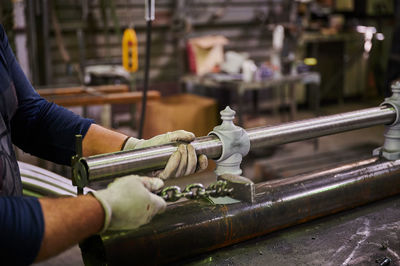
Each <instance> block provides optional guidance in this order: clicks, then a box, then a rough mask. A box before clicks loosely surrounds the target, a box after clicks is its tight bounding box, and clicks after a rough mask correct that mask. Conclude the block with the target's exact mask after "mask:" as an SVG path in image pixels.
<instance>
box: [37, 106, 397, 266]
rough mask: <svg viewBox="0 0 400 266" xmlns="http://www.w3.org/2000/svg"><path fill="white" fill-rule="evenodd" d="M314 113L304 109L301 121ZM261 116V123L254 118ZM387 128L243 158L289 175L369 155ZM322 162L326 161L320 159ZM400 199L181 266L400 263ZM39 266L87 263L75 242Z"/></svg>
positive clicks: (261, 172)
mask: <svg viewBox="0 0 400 266" xmlns="http://www.w3.org/2000/svg"><path fill="white" fill-rule="evenodd" d="M377 105H378V104H377V102H371V103H366V104H361V103H351V104H345V105H342V106H328V107H326V108H322V111H323V114H324V115H329V114H336V113H341V112H346V111H352V110H358V109H363V108H368V107H374V106H377ZM309 117H312V114H311V113H309V112H299V113H298V116H297V117H296V120H299V119H304V118H309ZM255 120H257V121H256V122H254V121H255ZM260 120H261V121H262V123H263V124H264V125H265V123H268V124H276V123H279V120H280V119H279V118H277V117H270V116H263V117H262V118H260V117H258V118H257V119H250V118H248V119H247V125H246V127H253V126H256V125H257V123H259V121H260ZM383 130H384V127H383V126H377V127H373V128H369V129H363V130H356V131H352V132H347V133H341V134H336V135H333V136H328V137H322V138H319V140H318V149H316V146H315V141H305V142H298V143H292V144H287V145H282V146H280V147H277V148H275V149H271V150H269V151H267V152H266V153H265V154H264V155H267V156H262V154H260V153H253V154H252V155H251V156H248V158H246V160H245V162H244V164H245V165H244V170H245V171H244V175H245V176H247V177H249V178H252V179H254V180H255V181H256V182H258V181H261V180H265V178H268V176H273V177H274V178H276V177H277V176H278V177H287V176H292V175H295V174H299V173H303V172H307V171H310V170H316V169H317V168H318V167H327V166H329V165H330V164H332V163H333V162H334V163H336V162H348V161H351V160H356V159H357V158H358V159H359V158H360V157H366V156H370V154H371V153H372V150H373V149H374V148H376V147H379V146H380V145H382V143H383ZM321 160H323V161H321ZM399 205H400V197H394V198H391V199H388V200H385V201H380V202H377V203H373V204H370V205H368V206H364V207H360V208H357V209H355V210H351V211H347V212H342V213H339V214H337V215H332V216H329V217H326V218H323V219H318V220H316V221H313V222H310V223H307V224H304V225H300V226H296V227H293V228H289V229H286V230H281V231H279V232H276V233H273V234H269V235H267V236H264V237H261V238H257V239H254V240H251V241H247V242H245V243H241V244H238V245H235V246H232V247H228V248H225V249H221V250H218V251H215V252H212V253H209V254H205V255H202V256H199V257H196V258H192V259H190V260H186V261H182V262H180V264H189V265H203V264H205V265H378V264H376V262H375V260H376V259H379V258H380V257H384V256H387V257H389V258H390V259H391V260H392V262H391V263H392V264H391V265H400V257H399V254H400V245H399V243H400V241H399V240H400V233H399V232H400V231H399V227H400V222H399V221H398V217H400V208H399ZM37 265H83V262H82V260H81V259H80V256H79V249H78V248H77V247H76V246H75V247H73V248H72V249H71V250H69V251H67V252H65V253H63V254H61V255H60V256H58V257H56V258H54V259H52V260H49V261H47V262H45V263H41V264H37Z"/></svg>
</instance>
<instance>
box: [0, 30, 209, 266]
mask: <svg viewBox="0 0 400 266" xmlns="http://www.w3.org/2000/svg"><path fill="white" fill-rule="evenodd" d="M0 114H1V116H0V195H1V196H0V239H1V241H0V262H1V263H5V264H9V263H11V264H16V265H26V264H30V263H32V262H34V261H40V260H43V259H46V258H48V257H50V256H53V255H55V254H57V253H59V252H61V251H63V250H65V249H66V248H68V247H70V246H71V245H73V244H75V243H78V242H79V241H81V240H83V239H84V238H86V237H88V236H90V235H92V234H96V233H101V232H104V231H106V230H125V229H133V228H136V227H138V226H140V225H142V224H145V223H147V222H149V221H150V220H151V218H152V217H153V216H154V215H155V214H157V213H160V212H162V211H163V210H164V209H165V206H166V203H165V202H164V200H163V199H162V198H160V197H158V196H157V195H155V194H153V193H151V192H150V191H153V190H157V189H160V188H161V187H162V186H163V181H162V179H166V178H169V177H178V176H182V175H187V174H191V173H193V172H195V171H196V170H202V169H204V168H205V167H207V158H206V157H205V156H204V155H202V156H199V158H197V156H196V154H195V151H194V149H193V147H192V146H191V145H180V146H179V148H178V151H177V152H175V153H174V154H173V155H172V156H171V157H170V159H169V161H168V163H167V166H166V167H165V169H164V170H163V171H161V173H159V174H158V178H150V177H139V176H128V177H123V178H120V179H117V180H116V181H114V182H113V183H112V184H110V185H109V187H108V188H107V189H105V190H100V191H97V192H94V193H92V194H91V195H83V196H79V197H69V198H40V199H36V198H29V197H23V196H22V186H21V180H20V175H19V169H18V165H17V162H16V158H15V154H14V151H13V148H12V143H14V144H15V145H17V146H19V147H20V148H21V149H22V150H24V151H26V152H29V153H32V154H34V155H36V156H39V157H42V158H44V159H48V160H50V161H53V162H56V163H61V164H67V165H69V164H70V160H71V156H72V155H73V154H75V147H74V138H75V137H74V136H75V135H76V134H81V135H82V136H83V137H84V138H83V143H82V148H83V155H84V156H91V155H95V154H102V153H108V152H114V151H119V150H121V149H123V150H127V149H136V148H143V147H148V146H152V145H160V144H164V143H168V142H173V141H178V140H179V141H184V142H190V141H192V140H193V139H194V135H193V134H192V133H190V132H186V131H183V130H180V131H175V132H171V133H167V134H163V135H159V136H156V137H154V138H152V139H150V140H138V139H135V138H132V137H128V136H125V135H123V134H120V133H118V132H115V131H112V130H109V129H106V128H103V127H101V126H99V125H96V124H93V122H92V121H91V120H89V119H84V118H81V117H79V116H77V115H75V114H73V113H72V112H70V111H68V110H66V109H64V108H62V107H60V106H57V105H55V104H53V103H49V102H47V101H46V100H44V99H43V98H41V97H40V96H39V95H38V94H37V93H36V92H35V91H34V89H33V87H32V86H31V84H30V83H29V81H28V80H27V79H26V77H25V75H24V73H23V72H22V70H21V68H20V67H19V65H18V63H17V61H16V59H15V57H14V55H13V53H12V51H11V48H10V46H9V44H8V39H7V36H6V34H5V32H4V29H3V27H2V26H1V25H0Z"/></svg>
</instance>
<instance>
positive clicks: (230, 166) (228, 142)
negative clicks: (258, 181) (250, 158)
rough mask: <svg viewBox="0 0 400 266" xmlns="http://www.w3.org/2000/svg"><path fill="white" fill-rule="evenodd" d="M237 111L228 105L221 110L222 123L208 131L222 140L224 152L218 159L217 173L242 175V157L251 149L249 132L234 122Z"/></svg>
mask: <svg viewBox="0 0 400 266" xmlns="http://www.w3.org/2000/svg"><path fill="white" fill-rule="evenodd" d="M235 113H236V112H235V111H233V110H232V109H231V108H229V106H227V107H226V108H225V110H223V111H221V112H220V114H221V119H222V124H221V125H219V126H216V127H214V130H213V131H211V132H210V133H208V135H216V136H217V137H218V138H219V139H220V140H221V142H222V154H221V157H220V158H219V159H218V160H216V163H217V168H216V169H215V173H216V174H217V175H222V174H227V173H229V174H234V175H240V174H241V173H242V169H240V164H241V162H242V158H243V156H246V155H247V153H248V152H249V150H250V139H249V136H248V135H247V132H246V131H245V130H244V129H243V128H241V127H238V126H236V125H235V124H234V123H233V119H234V118H235Z"/></svg>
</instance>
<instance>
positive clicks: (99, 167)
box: [81, 136, 222, 181]
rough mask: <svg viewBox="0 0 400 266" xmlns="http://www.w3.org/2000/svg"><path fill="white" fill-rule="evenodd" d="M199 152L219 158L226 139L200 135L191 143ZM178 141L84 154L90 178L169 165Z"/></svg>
mask: <svg viewBox="0 0 400 266" xmlns="http://www.w3.org/2000/svg"><path fill="white" fill-rule="evenodd" d="M191 144H192V145H193V147H194V148H195V150H196V153H197V154H206V155H207V156H208V157H209V158H211V159H215V158H218V157H219V156H221V153H222V143H221V141H220V140H219V139H218V138H217V137H216V136H207V137H200V138H196V140H195V141H193V142H192V143H191ZM177 145H178V144H176V143H173V144H166V145H161V146H155V147H150V148H144V149H138V150H133V151H122V152H116V153H110V154H104V155H99V156H92V157H88V158H82V159H81V163H83V164H84V166H85V168H86V170H87V175H88V179H89V181H94V180H99V179H107V178H113V177H118V176H123V175H127V174H132V173H138V172H141V171H151V170H154V169H160V168H162V167H164V166H165V164H166V163H167V161H168V158H169V157H170V156H171V155H172V153H173V152H174V151H176V149H177Z"/></svg>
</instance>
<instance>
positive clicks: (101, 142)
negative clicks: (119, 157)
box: [82, 124, 128, 156]
mask: <svg viewBox="0 0 400 266" xmlns="http://www.w3.org/2000/svg"><path fill="white" fill-rule="evenodd" d="M127 138H128V137H127V136H126V135H124V134H121V133H119V132H116V131H113V130H110V129H107V128H104V127H102V126H99V125H96V124H91V125H90V127H89V130H88V131H87V133H86V135H85V137H84V138H83V142H82V150H83V151H82V152H83V156H92V155H96V154H103V153H110V152H115V151H120V150H121V149H122V146H123V144H124V142H125V140H126V139H127Z"/></svg>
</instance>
